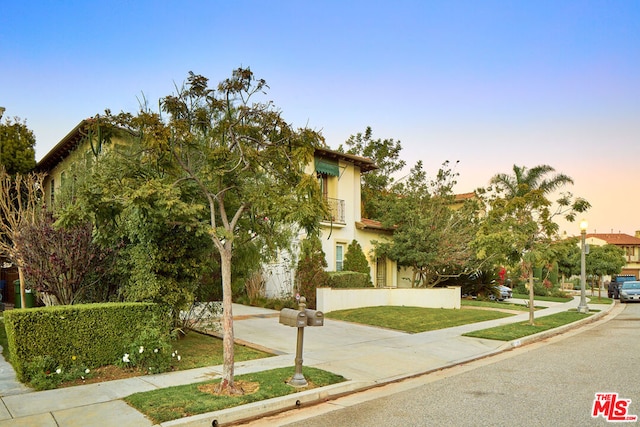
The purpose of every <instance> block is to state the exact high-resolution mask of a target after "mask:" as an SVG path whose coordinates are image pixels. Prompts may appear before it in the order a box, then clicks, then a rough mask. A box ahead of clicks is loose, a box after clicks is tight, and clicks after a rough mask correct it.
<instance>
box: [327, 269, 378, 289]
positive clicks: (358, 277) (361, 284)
mask: <svg viewBox="0 0 640 427" xmlns="http://www.w3.org/2000/svg"><path fill="white" fill-rule="evenodd" d="M328 274H329V279H328V281H327V285H328V286H329V287H331V288H372V287H373V284H372V283H371V279H370V277H369V274H368V273H367V274H365V273H358V272H355V271H330V272H329V273H328Z"/></svg>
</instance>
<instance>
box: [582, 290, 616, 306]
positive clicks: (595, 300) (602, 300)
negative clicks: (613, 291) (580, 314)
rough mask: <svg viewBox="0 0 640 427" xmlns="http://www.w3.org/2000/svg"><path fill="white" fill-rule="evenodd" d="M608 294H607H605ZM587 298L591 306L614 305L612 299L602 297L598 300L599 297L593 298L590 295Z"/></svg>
mask: <svg viewBox="0 0 640 427" xmlns="http://www.w3.org/2000/svg"><path fill="white" fill-rule="evenodd" d="M605 294H606V292H605ZM587 298H589V302H590V303H591V304H613V299H612V298H607V297H600V298H598V296H597V295H596V296H594V297H591V296H589V295H587Z"/></svg>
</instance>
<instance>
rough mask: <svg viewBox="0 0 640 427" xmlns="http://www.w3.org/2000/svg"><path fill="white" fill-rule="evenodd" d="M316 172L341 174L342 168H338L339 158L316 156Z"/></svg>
mask: <svg viewBox="0 0 640 427" xmlns="http://www.w3.org/2000/svg"><path fill="white" fill-rule="evenodd" d="M315 163H316V172H319V173H326V174H327V175H333V176H340V168H338V161H337V160H329V159H321V158H318V157H316V158H315Z"/></svg>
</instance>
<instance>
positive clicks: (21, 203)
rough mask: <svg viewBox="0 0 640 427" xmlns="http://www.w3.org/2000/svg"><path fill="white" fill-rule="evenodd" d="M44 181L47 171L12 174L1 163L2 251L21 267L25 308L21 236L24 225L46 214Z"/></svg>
mask: <svg viewBox="0 0 640 427" xmlns="http://www.w3.org/2000/svg"><path fill="white" fill-rule="evenodd" d="M43 180H44V175H43V174H35V173H30V174H28V175H21V174H16V175H14V176H12V175H10V174H9V173H8V172H7V171H6V170H5V168H4V167H3V166H1V165H0V254H2V255H4V256H6V257H7V258H9V259H10V260H11V261H12V262H13V263H14V264H16V265H17V266H18V276H19V278H20V301H21V303H22V307H26V303H25V288H24V285H25V277H24V269H23V267H24V262H23V260H22V256H21V248H20V244H19V237H20V233H21V231H22V228H23V227H25V226H27V225H29V224H34V223H36V222H37V221H38V220H39V218H40V215H41V214H42V206H41V202H42V200H43V197H44V194H43V188H44V187H43V185H42V182H43Z"/></svg>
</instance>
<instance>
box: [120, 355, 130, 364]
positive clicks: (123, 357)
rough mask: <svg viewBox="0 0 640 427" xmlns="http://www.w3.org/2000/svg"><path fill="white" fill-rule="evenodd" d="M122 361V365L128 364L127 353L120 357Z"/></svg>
mask: <svg viewBox="0 0 640 427" xmlns="http://www.w3.org/2000/svg"><path fill="white" fill-rule="evenodd" d="M122 361H123V362H124V363H129V362H130V360H129V353H125V354H124V356H122Z"/></svg>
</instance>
